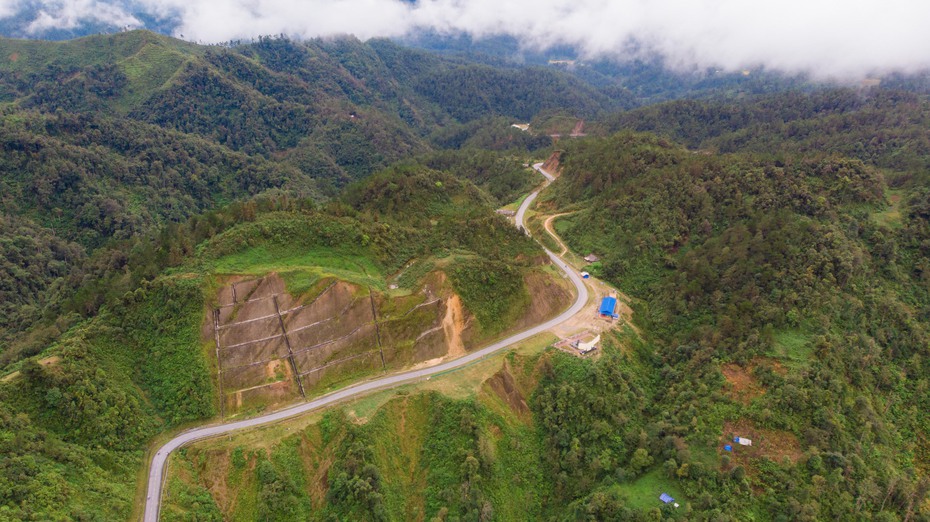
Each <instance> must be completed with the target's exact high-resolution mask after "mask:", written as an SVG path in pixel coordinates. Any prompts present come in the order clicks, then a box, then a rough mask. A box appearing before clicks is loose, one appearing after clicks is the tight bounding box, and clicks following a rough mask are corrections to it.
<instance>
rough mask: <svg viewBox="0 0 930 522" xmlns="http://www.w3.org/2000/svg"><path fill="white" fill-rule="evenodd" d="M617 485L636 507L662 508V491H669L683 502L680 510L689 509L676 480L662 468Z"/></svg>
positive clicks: (647, 508) (645, 508)
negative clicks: (660, 496) (660, 498)
mask: <svg viewBox="0 0 930 522" xmlns="http://www.w3.org/2000/svg"><path fill="white" fill-rule="evenodd" d="M616 487H617V488H618V490H619V491H620V492H621V494H622V495H623V496H624V498H626V501H627V505H628V506H630V507H632V508H635V509H639V510H643V511H648V510H651V509H654V508H661V507H662V506H663V505H664V504H662V501H661V500H659V495H661V494H662V493H668V494H669V495H671V496H672V497H674V498H675V502H678V503H679V504H681V507H679V508H678V510H679V511H684V510H686V509H687V507H686V506H687V499H685V495H684V493H683V492H682V491H681V489H680V488H679V487H678V484H677V483H676V482H675V481H674V480H672V479H670V478H668V477H666V476H665V475H664V474H663V473H662V470H661V469H654V470H652V471H650V472H648V473H646V474H645V475H643V476H641V477H639V478H638V479H636V480H635V481H633V482H630V483H628V484H621V485H618V486H616Z"/></svg>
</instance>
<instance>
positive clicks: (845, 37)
mask: <svg viewBox="0 0 930 522" xmlns="http://www.w3.org/2000/svg"><path fill="white" fill-rule="evenodd" d="M928 16H930V6H927V5H926V4H920V3H917V2H909V1H906V0H895V1H891V2H883V3H881V4H878V3H846V2H838V1H833V0H831V1H825V2H817V3H814V4H811V3H809V2H800V1H789V2H778V3H775V2H753V3H747V2H736V1H729V0H728V1H724V2H719V1H711V0H702V1H698V2H689V3H688V4H686V5H682V4H681V3H678V2H672V1H668V0H663V1H660V2H645V1H643V0H625V1H622V2H607V1H604V0H588V1H580V2H566V1H564V0H546V1H542V2H538V1H533V2H529V1H520V2H508V3H506V4H503V5H502V4H499V3H491V2H487V1H473V2H458V1H452V0H433V1H415V2H403V1H399V0H363V1H360V2H335V1H333V0H313V1H308V2H297V1H294V0H274V1H260V2H246V1H242V0H223V1H220V2H212V1H211V2H207V1H205V0H193V1H183V2H182V1H180V0H135V1H119V0H78V1H68V2H63V1H60V0H2V1H0V34H3V35H5V36H13V37H30V38H34V37H40V38H70V37H74V36H79V35H84V34H92V33H97V32H101V31H114V30H120V29H126V28H131V29H137V28H146V29H150V30H154V31H158V32H162V33H165V34H170V35H172V36H176V37H179V38H182V39H187V40H191V41H197V42H202V43H219V42H226V41H229V40H238V39H250V38H255V37H258V36H261V35H277V34H285V35H288V36H291V37H296V38H312V37H320V36H323V37H325V36H333V35H340V34H353V35H355V36H357V37H359V38H361V39H363V40H365V39H369V38H374V37H390V38H401V37H406V36H411V35H414V36H417V35H422V34H428V33H431V32H432V33H435V34H439V35H442V36H445V37H449V38H452V39H455V38H460V37H467V38H472V39H475V40H479V41H480V40H486V39H489V38H490V39H493V38H494V37H500V36H510V37H512V38H513V39H514V40H515V41H517V42H518V47H519V53H520V54H521V55H522V54H524V53H529V54H531V55H532V54H533V53H538V52H544V51H547V50H553V49H560V48H562V49H564V48H570V49H573V50H574V52H576V53H577V54H578V56H580V57H582V58H585V59H589V60H592V59H610V60H613V61H616V62H621V63H626V62H630V61H633V60H652V59H660V60H661V61H662V62H663V63H664V64H665V65H666V66H667V67H669V68H672V69H674V70H675V71H677V72H693V71H701V70H704V69H707V68H712V69H721V70H723V71H727V72H741V71H742V70H745V69H757V68H765V69H767V70H774V71H780V72H783V73H788V74H792V75H793V74H798V73H804V74H809V75H812V76H814V77H815V78H817V79H843V80H859V79H861V78H863V77H865V76H874V75H883V74H888V73H892V72H899V73H914V72H919V71H923V70H924V69H926V68H927V67H928V66H930V52H928V51H927V49H930V45H928V44H930V33H928V32H927V31H926V30H925V29H924V27H923V22H924V21H925V20H927V19H928Z"/></svg>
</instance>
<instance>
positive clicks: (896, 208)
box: [872, 189, 905, 229]
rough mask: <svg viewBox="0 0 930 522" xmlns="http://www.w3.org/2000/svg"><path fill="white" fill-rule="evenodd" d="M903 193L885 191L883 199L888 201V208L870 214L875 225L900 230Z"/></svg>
mask: <svg viewBox="0 0 930 522" xmlns="http://www.w3.org/2000/svg"><path fill="white" fill-rule="evenodd" d="M904 194H905V191H903V190H896V189H889V190H887V191H885V197H886V198H887V199H888V203H889V205H888V208H886V209H885V210H883V211H881V212H874V213H872V219H873V220H875V221H876V222H877V223H879V224H881V225H884V226H886V227H888V228H892V229H897V228H901V226H902V224H903V221H902V218H901V203H902V199H903V197H904Z"/></svg>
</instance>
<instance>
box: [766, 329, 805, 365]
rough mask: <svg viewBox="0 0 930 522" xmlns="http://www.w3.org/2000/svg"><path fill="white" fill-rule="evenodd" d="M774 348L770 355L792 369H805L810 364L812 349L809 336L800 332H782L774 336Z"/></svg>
mask: <svg viewBox="0 0 930 522" xmlns="http://www.w3.org/2000/svg"><path fill="white" fill-rule="evenodd" d="M774 340H775V346H774V348H773V350H772V353H771V355H772V356H773V357H776V358H778V359H780V360H781V361H782V362H783V363H784V364H785V366H788V367H789V368H792V369H799V368H806V367H807V365H808V364H809V363H810V357H811V353H812V352H813V347H812V346H811V344H810V341H811V336H810V335H809V334H806V333H804V332H802V331H800V330H783V331H780V332H777V333H776V334H775V339H774Z"/></svg>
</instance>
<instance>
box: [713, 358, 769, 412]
mask: <svg viewBox="0 0 930 522" xmlns="http://www.w3.org/2000/svg"><path fill="white" fill-rule="evenodd" d="M720 371H721V372H722V373H723V377H724V378H725V379H726V380H727V385H728V386H727V389H726V391H725V393H726V395H727V397H729V398H731V399H733V400H734V401H737V402H741V403H743V404H749V403H750V402H752V400H753V399H755V398H756V397H759V396H760V395H763V394H764V393H765V388H764V387H762V385H761V384H760V383H759V380H758V379H756V377H755V376H754V375H753V374H752V373H751V371H752V370H751V369H750V368H746V367H743V366H739V365H736V364H732V363H731V364H725V365H723V367H722V368H720Z"/></svg>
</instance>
